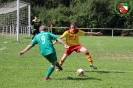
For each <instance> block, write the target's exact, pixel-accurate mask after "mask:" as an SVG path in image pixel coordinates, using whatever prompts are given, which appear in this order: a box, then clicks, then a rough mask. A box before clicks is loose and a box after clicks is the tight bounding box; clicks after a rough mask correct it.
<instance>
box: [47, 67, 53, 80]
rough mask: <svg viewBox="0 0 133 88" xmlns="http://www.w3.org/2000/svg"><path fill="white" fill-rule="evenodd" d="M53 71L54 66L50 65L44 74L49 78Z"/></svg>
mask: <svg viewBox="0 0 133 88" xmlns="http://www.w3.org/2000/svg"><path fill="white" fill-rule="evenodd" d="M53 71H54V66H53V65H51V66H50V67H49V68H48V71H47V74H46V78H49V76H50V75H51V74H52V72H53Z"/></svg>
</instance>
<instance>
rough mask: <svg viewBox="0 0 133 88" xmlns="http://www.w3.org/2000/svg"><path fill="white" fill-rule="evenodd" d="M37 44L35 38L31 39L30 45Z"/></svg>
mask: <svg viewBox="0 0 133 88" xmlns="http://www.w3.org/2000/svg"><path fill="white" fill-rule="evenodd" d="M36 44H37V38H36V36H35V37H34V38H33V40H32V41H31V43H30V45H32V46H34V45H36Z"/></svg>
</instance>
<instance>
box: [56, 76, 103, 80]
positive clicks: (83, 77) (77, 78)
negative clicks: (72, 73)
mask: <svg viewBox="0 0 133 88" xmlns="http://www.w3.org/2000/svg"><path fill="white" fill-rule="evenodd" d="M58 80H77V81H78V80H99V81H102V80H101V79H97V78H93V77H85V76H81V77H76V78H74V77H67V78H59V79H58Z"/></svg>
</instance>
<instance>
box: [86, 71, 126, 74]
mask: <svg viewBox="0 0 133 88" xmlns="http://www.w3.org/2000/svg"><path fill="white" fill-rule="evenodd" d="M85 72H97V73H100V74H104V73H125V72H122V71H109V70H106V71H105V70H103V71H99V70H96V71H85Z"/></svg>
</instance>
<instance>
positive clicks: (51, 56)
mask: <svg viewBox="0 0 133 88" xmlns="http://www.w3.org/2000/svg"><path fill="white" fill-rule="evenodd" d="M44 57H45V58H46V59H47V60H48V61H49V62H50V63H52V64H53V63H54V62H57V56H56V53H55V52H54V53H51V54H49V55H46V56H44Z"/></svg>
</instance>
